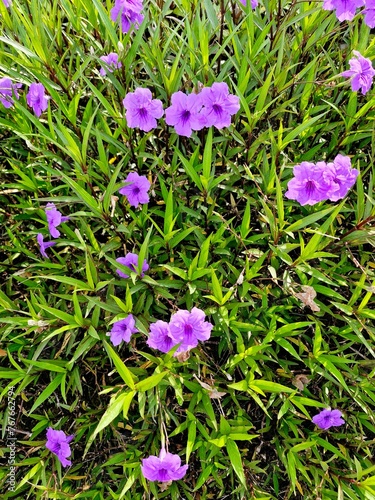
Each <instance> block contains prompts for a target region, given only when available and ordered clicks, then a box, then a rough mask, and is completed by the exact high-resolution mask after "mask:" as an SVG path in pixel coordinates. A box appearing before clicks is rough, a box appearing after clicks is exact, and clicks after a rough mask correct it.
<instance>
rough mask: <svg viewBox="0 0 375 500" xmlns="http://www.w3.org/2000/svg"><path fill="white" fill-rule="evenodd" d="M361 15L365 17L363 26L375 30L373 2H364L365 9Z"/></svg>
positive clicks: (368, 0)
mask: <svg viewBox="0 0 375 500" xmlns="http://www.w3.org/2000/svg"><path fill="white" fill-rule="evenodd" d="M362 14H364V16H365V24H367V26H369V27H370V28H375V0H365V9H364V10H363V11H362Z"/></svg>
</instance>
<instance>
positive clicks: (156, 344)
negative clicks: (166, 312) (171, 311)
mask: <svg viewBox="0 0 375 500" xmlns="http://www.w3.org/2000/svg"><path fill="white" fill-rule="evenodd" d="M146 343H147V345H149V346H150V347H152V348H153V349H158V350H159V351H161V352H168V351H170V350H171V349H172V347H174V346H175V345H177V344H178V342H177V341H176V340H175V339H174V337H173V336H172V334H171V331H170V329H169V324H168V323H166V322H165V321H161V320H158V321H156V323H151V325H150V334H149V337H148V339H147V342H146Z"/></svg>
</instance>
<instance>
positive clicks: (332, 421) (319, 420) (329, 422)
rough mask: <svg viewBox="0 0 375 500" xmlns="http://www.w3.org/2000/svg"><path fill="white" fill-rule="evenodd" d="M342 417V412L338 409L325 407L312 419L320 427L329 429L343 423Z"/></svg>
mask: <svg viewBox="0 0 375 500" xmlns="http://www.w3.org/2000/svg"><path fill="white" fill-rule="evenodd" d="M341 417H342V413H341V411H340V410H331V409H330V408H327V409H326V410H322V411H321V412H320V413H318V414H317V415H315V417H313V419H312V421H313V422H314V424H316V425H317V426H318V427H319V428H320V429H324V430H326V429H329V428H330V427H337V426H338V425H343V424H345V420H344V419H343V418H341Z"/></svg>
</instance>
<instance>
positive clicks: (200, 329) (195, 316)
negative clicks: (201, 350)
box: [169, 307, 213, 352]
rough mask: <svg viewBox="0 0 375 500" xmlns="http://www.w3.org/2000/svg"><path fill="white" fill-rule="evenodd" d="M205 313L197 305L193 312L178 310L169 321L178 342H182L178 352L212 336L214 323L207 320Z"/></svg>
mask: <svg viewBox="0 0 375 500" xmlns="http://www.w3.org/2000/svg"><path fill="white" fill-rule="evenodd" d="M205 317H206V315H205V313H204V311H202V310H201V309H198V308H197V307H193V309H192V310H191V312H189V311H186V310H180V311H177V312H176V313H175V314H174V315H173V316H172V317H171V320H170V322H169V330H170V332H171V335H172V338H174V339H175V341H176V344H178V343H180V342H181V345H180V347H179V348H178V349H177V352H183V351H189V350H190V349H192V348H193V347H196V346H197V345H198V340H207V339H209V338H210V335H211V330H212V328H213V325H212V324H211V323H209V322H208V321H205Z"/></svg>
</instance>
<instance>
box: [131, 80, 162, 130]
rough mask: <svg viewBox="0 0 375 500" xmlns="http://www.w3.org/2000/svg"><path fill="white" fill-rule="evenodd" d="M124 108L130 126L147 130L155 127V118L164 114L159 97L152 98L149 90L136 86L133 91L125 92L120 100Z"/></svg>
mask: <svg viewBox="0 0 375 500" xmlns="http://www.w3.org/2000/svg"><path fill="white" fill-rule="evenodd" d="M122 103H123V105H124V108H125V109H126V115H125V116H126V121H127V123H128V127H130V128H136V127H138V128H140V129H141V130H143V131H144V132H149V131H150V130H151V129H152V128H155V127H156V125H157V124H156V119H157V118H161V117H162V116H163V114H164V110H163V104H162V102H161V101H160V99H153V98H152V94H151V90H149V89H142V88H140V87H138V88H136V89H135V91H134V92H129V93H128V94H126V96H125V99H124V100H123V101H122Z"/></svg>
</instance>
